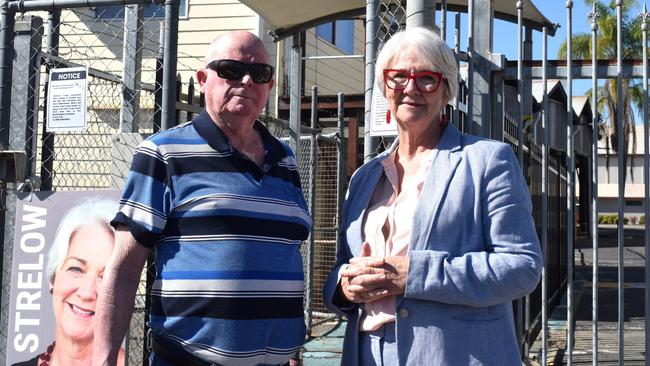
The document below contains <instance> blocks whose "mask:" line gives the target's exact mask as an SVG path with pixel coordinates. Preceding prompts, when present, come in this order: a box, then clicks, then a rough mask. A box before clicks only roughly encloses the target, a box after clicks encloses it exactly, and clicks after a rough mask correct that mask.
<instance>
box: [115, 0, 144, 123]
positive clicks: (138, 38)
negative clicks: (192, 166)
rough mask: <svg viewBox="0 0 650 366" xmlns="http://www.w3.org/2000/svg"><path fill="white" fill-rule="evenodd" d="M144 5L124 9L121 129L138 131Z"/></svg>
mask: <svg viewBox="0 0 650 366" xmlns="http://www.w3.org/2000/svg"><path fill="white" fill-rule="evenodd" d="M143 12H144V7H143V6H141V5H127V6H125V9H124V13H125V14H124V50H123V53H122V63H123V65H124V70H123V71H122V109H121V110H120V130H121V131H122V132H135V131H137V122H138V120H137V118H138V111H139V109H140V71H141V70H142V48H143V47H142V25H143V22H142V17H143Z"/></svg>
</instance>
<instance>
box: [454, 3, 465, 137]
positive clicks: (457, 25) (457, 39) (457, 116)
mask: <svg viewBox="0 0 650 366" xmlns="http://www.w3.org/2000/svg"><path fill="white" fill-rule="evenodd" d="M454 39H455V40H454V51H456V70H460V12H456V16H455V17H454ZM456 81H457V82H458V86H459V88H458V92H457V93H456V99H455V100H454V113H453V118H452V122H453V123H455V124H456V127H458V129H459V130H461V131H462V130H463V126H461V125H460V111H459V110H458V108H459V107H460V99H461V95H462V92H461V88H460V85H461V79H460V72H459V73H458V74H457V75H456Z"/></svg>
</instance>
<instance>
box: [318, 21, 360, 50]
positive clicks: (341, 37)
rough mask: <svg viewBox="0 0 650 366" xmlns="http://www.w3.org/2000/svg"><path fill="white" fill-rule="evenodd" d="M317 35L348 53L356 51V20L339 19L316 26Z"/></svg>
mask: <svg viewBox="0 0 650 366" xmlns="http://www.w3.org/2000/svg"><path fill="white" fill-rule="evenodd" d="M316 35H317V36H318V37H320V38H321V39H323V40H325V41H327V42H329V43H331V44H333V45H335V46H336V48H338V49H339V50H341V51H343V52H344V53H347V54H352V53H353V52H354V21H353V20H352V19H346V20H337V21H336V22H332V23H325V24H321V25H319V26H318V27H316Z"/></svg>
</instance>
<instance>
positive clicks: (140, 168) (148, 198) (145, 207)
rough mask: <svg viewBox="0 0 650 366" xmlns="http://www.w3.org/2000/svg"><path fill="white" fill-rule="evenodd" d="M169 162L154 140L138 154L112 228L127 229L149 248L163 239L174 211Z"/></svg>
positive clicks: (138, 151) (146, 144) (143, 145)
mask: <svg viewBox="0 0 650 366" xmlns="http://www.w3.org/2000/svg"><path fill="white" fill-rule="evenodd" d="M168 172H169V170H168V167H167V160H166V159H165V156H164V155H163V154H162V153H161V152H160V148H159V146H158V145H156V144H155V143H154V142H153V141H152V140H146V141H144V142H143V143H142V144H140V146H139V147H138V149H137V150H136V152H135V155H134V156H133V163H132V164H131V171H130V172H129V175H128V177H127V180H126V183H125V186H124V191H123V193H122V198H121V200H120V211H119V212H118V214H117V215H116V216H115V218H114V219H113V221H112V222H111V224H112V225H113V226H117V225H118V224H122V225H126V226H127V227H128V228H129V231H130V232H131V234H132V235H133V237H134V238H135V239H136V240H137V241H138V242H139V243H140V244H142V245H144V246H146V247H153V246H154V245H155V243H156V242H157V241H158V240H159V239H160V237H161V234H162V232H163V228H164V227H165V224H166V222H167V217H168V215H169V212H170V209H171V207H172V191H171V179H170V178H169V175H168Z"/></svg>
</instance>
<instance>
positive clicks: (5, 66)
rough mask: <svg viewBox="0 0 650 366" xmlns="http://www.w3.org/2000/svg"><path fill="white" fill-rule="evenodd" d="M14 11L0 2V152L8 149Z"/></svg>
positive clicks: (0, 0)
mask: <svg viewBox="0 0 650 366" xmlns="http://www.w3.org/2000/svg"><path fill="white" fill-rule="evenodd" d="M14 14H15V13H14V11H13V10H10V9H9V2H8V1H6V0H0V150H6V149H7V148H8V147H9V119H10V118H11V78H12V72H13V61H14V49H13V37H14V26H15V20H14Z"/></svg>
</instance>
